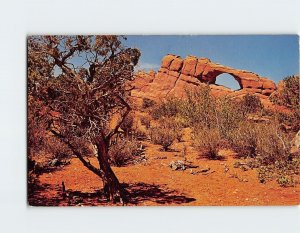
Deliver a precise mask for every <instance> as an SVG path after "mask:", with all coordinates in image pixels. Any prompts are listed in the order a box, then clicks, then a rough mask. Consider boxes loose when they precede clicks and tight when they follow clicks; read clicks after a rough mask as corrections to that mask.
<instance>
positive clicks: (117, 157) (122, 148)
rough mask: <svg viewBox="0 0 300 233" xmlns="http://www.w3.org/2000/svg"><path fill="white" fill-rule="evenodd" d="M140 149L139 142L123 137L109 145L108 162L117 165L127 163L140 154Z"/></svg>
mask: <svg viewBox="0 0 300 233" xmlns="http://www.w3.org/2000/svg"><path fill="white" fill-rule="evenodd" d="M142 151H143V150H142V145H141V143H139V142H137V141H135V140H132V141H131V140H127V139H123V140H121V141H118V142H117V143H116V144H114V145H111V147H110V149H109V155H110V162H111V164H112V165H115V166H117V167H121V166H125V165H128V164H129V163H130V162H132V161H133V160H135V159H136V158H137V157H138V156H139V155H141V152H142Z"/></svg>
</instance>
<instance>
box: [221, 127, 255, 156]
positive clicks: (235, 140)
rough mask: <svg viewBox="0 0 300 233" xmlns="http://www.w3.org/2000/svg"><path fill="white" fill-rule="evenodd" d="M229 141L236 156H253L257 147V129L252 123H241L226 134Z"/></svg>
mask: <svg viewBox="0 0 300 233" xmlns="http://www.w3.org/2000/svg"><path fill="white" fill-rule="evenodd" d="M227 136H228V139H229V143H230V145H231V147H232V149H234V150H235V151H236V152H237V157H239V158H246V157H255V156H256V149H257V143H258V142H257V140H258V139H257V129H256V126H255V124H254V123H248V122H245V123H241V124H240V125H239V127H238V128H236V129H235V130H234V131H232V132H231V133H230V134H228V135H227Z"/></svg>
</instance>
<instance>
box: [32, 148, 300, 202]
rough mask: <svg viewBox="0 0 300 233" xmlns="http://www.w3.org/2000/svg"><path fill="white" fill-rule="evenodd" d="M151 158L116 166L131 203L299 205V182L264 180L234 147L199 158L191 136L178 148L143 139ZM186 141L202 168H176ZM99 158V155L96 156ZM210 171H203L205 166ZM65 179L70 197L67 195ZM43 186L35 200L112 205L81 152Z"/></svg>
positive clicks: (193, 159) (192, 159)
mask: <svg viewBox="0 0 300 233" xmlns="http://www.w3.org/2000/svg"><path fill="white" fill-rule="evenodd" d="M144 144H145V146H146V151H145V155H146V158H147V160H146V161H144V162H142V163H139V164H136V165H129V166H126V167H113V170H114V171H115V173H116V175H117V177H118V178H119V180H120V182H121V183H123V185H124V187H126V189H127V190H128V191H129V192H130V194H131V200H130V202H129V203H128V205H140V206H148V205H150V206H153V205H187V206H195V205H197V206H198V205H200V206H207V205H209V206H236V205H238V206H244V205H247V206H248V205H298V204H299V202H300V198H299V193H300V188H299V185H298V186H296V187H288V188H283V187H280V186H279V185H278V184H277V183H276V182H275V181H273V182H268V183H266V184H261V183H260V182H259V181H258V179H257V172H256V170H251V169H250V170H247V171H243V170H241V169H240V168H234V167H233V164H234V162H236V161H237V160H236V159H235V158H233V156H232V153H231V152H230V151H223V153H224V155H225V156H224V157H225V158H224V160H207V159H205V158H199V156H198V154H197V153H196V152H195V150H194V149H193V148H192V147H191V146H190V145H188V143H187V142H182V143H177V144H175V145H174V146H173V149H174V150H173V151H171V152H163V151H161V150H160V146H158V145H153V144H150V143H149V142H144ZM184 145H186V146H187V153H186V159H187V161H190V162H191V163H192V164H193V165H196V166H199V167H198V168H188V169H186V170H185V171H173V170H172V169H171V168H170V167H169V164H170V162H172V161H175V160H182V159H183V157H182V152H181V151H182V148H183V146H184ZM91 162H92V163H95V162H96V161H95V160H91ZM208 168H209V169H210V170H209V171H208V172H199V173H197V171H200V170H202V169H205V170H206V169H208ZM62 181H63V182H64V183H65V186H66V189H67V190H68V193H69V194H68V197H66V198H63V197H62V192H61V190H62V185H61V184H62ZM39 182H40V186H39V187H37V188H36V190H35V192H34V194H33V195H31V196H30V197H29V203H30V204H32V205H48V206H52V205H55V206H57V205H59V206H68V205H78V206H87V205H110V204H107V202H106V201H105V198H104V197H102V196H101V192H100V191H99V190H100V189H101V188H102V182H101V180H100V179H99V178H98V177H97V176H96V175H94V174H93V173H92V172H90V171H89V170H87V169H86V168H85V167H84V166H83V165H82V164H81V162H80V161H79V160H78V159H77V158H73V159H72V160H71V163H70V164H69V165H67V166H64V167H63V168H61V169H60V170H56V171H53V172H49V173H44V174H42V175H41V176H39Z"/></svg>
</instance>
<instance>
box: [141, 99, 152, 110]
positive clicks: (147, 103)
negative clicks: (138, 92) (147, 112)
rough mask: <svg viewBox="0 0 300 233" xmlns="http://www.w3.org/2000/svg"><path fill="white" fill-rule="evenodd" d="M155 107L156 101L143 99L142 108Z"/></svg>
mask: <svg viewBox="0 0 300 233" xmlns="http://www.w3.org/2000/svg"><path fill="white" fill-rule="evenodd" d="M154 105H155V101H154V100H151V99H148V98H143V105H142V107H143V108H144V109H146V108H151V107H153V106H154Z"/></svg>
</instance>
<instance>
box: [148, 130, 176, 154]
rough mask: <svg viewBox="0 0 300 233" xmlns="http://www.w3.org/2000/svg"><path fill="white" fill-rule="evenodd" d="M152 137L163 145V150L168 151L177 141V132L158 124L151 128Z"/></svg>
mask: <svg viewBox="0 0 300 233" xmlns="http://www.w3.org/2000/svg"><path fill="white" fill-rule="evenodd" d="M150 137H151V141H152V142H153V143H154V144H158V145H161V146H162V147H163V150H165V151H167V150H169V147H170V146H171V145H172V144H173V142H174V141H175V139H176V133H175V132H174V131H173V130H172V129H169V128H165V127H162V126H156V127H154V128H151V133H150Z"/></svg>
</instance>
